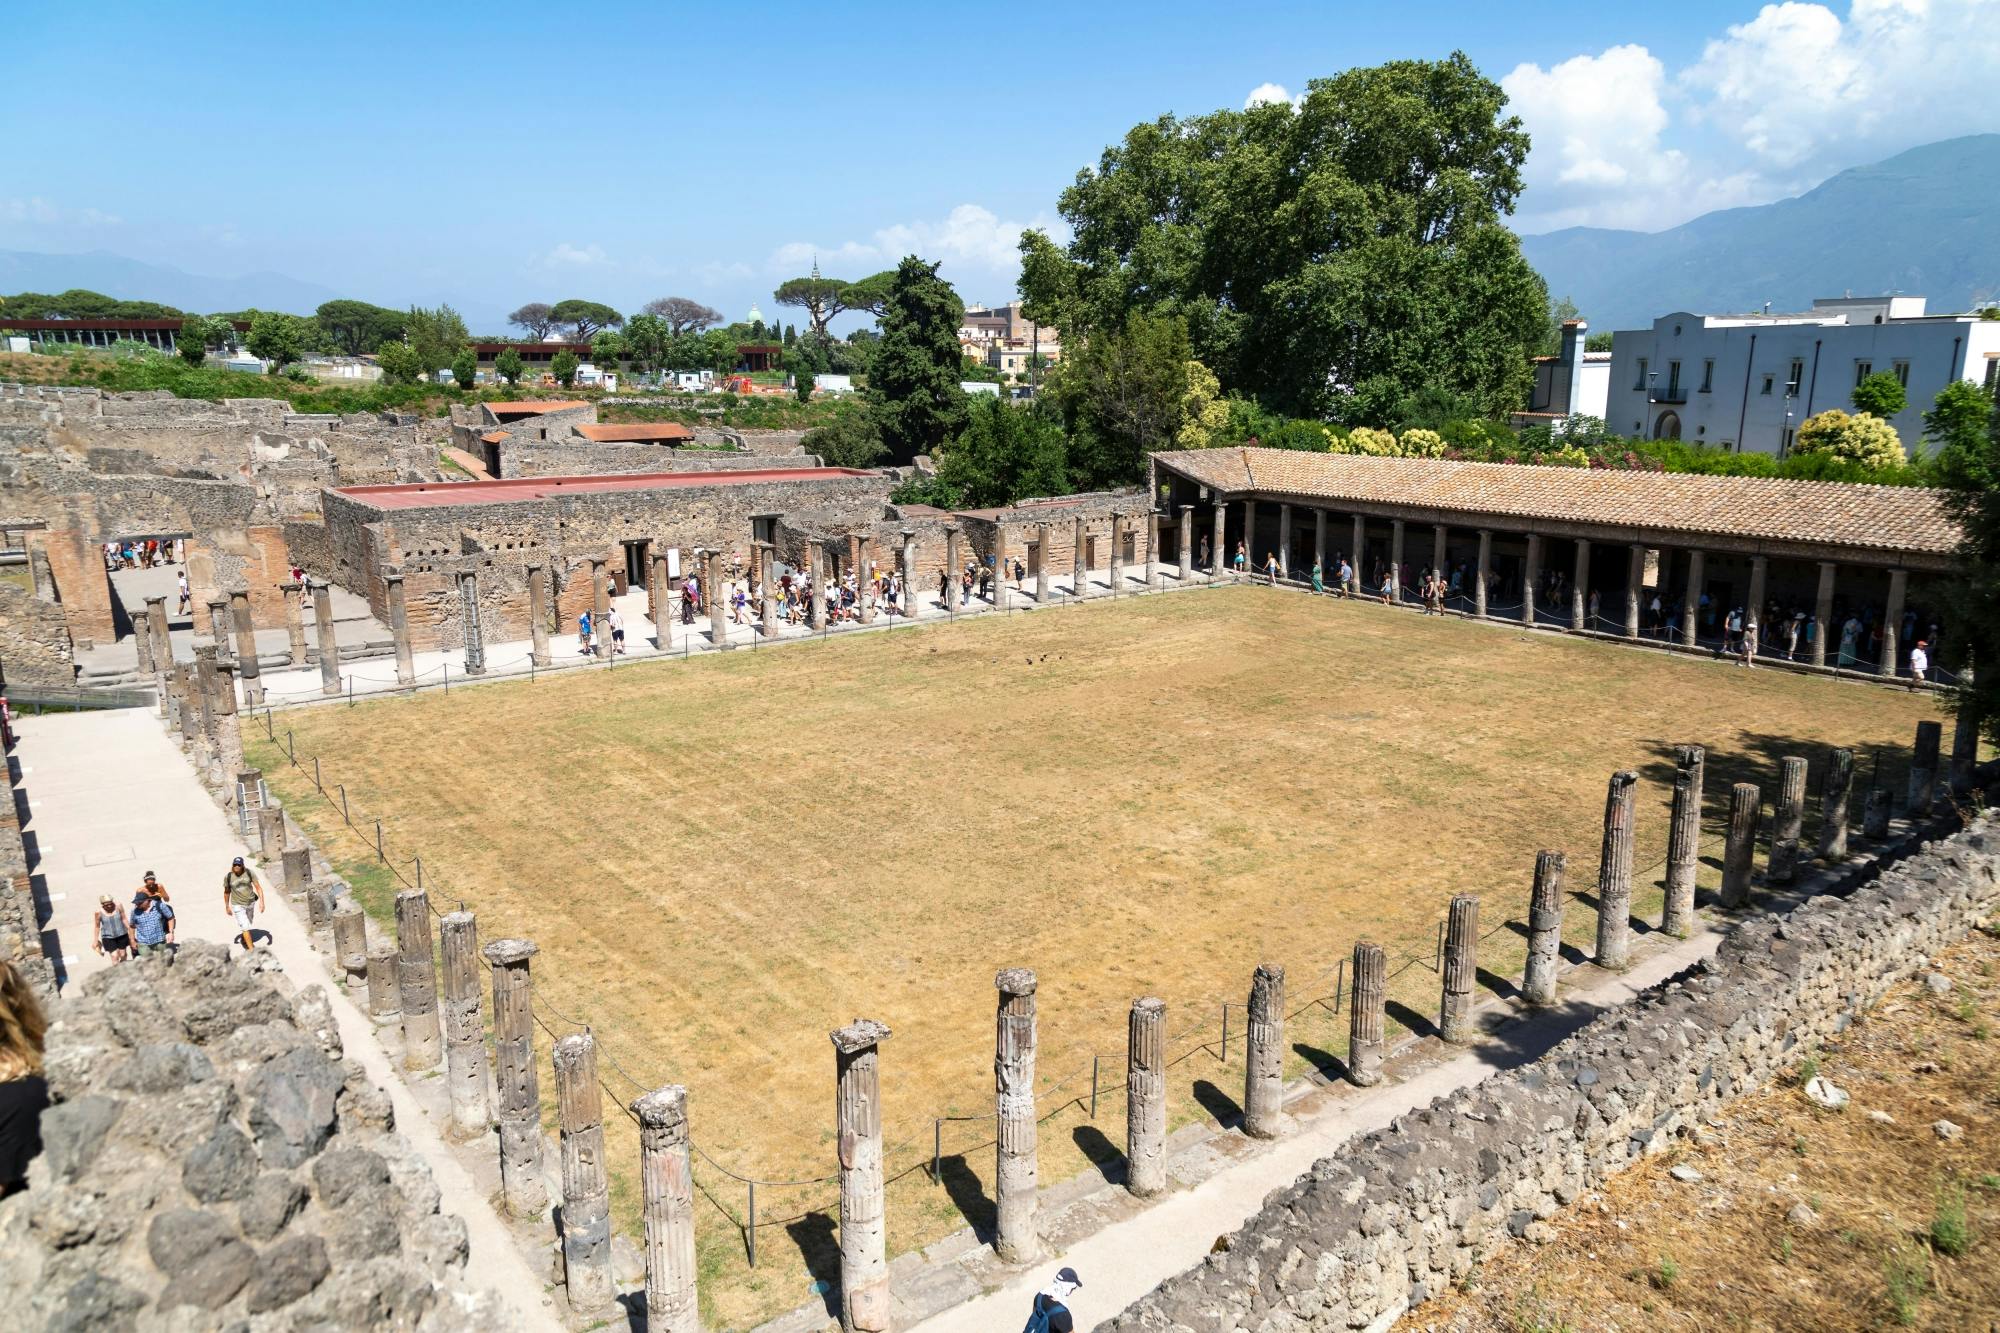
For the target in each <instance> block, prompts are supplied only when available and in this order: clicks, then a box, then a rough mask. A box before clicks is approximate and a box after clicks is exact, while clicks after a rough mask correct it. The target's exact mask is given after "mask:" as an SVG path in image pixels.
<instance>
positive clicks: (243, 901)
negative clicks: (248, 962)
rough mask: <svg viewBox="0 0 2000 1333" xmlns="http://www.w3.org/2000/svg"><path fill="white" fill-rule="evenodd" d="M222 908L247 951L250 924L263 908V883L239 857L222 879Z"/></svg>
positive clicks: (249, 944)
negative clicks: (233, 924) (232, 922)
mask: <svg viewBox="0 0 2000 1333" xmlns="http://www.w3.org/2000/svg"><path fill="white" fill-rule="evenodd" d="M222 906H223V910H225V911H226V912H228V913H229V916H230V919H231V920H233V921H234V922H235V923H236V930H237V938H238V939H240V940H242V941H243V947H244V948H245V949H246V950H247V949H249V948H250V947H251V941H250V927H251V924H252V923H253V922H255V921H256V919H257V913H258V912H259V911H261V910H262V909H263V907H264V882H263V881H262V880H260V879H258V878H257V872H256V871H254V870H251V869H250V868H249V867H248V866H246V865H244V864H243V858H242V857H240V856H239V857H237V858H236V859H235V860H234V861H231V862H230V863H229V872H228V873H227V874H225V875H224V876H223V877H222Z"/></svg>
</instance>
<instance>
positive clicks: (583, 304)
mask: <svg viewBox="0 0 2000 1333" xmlns="http://www.w3.org/2000/svg"><path fill="white" fill-rule="evenodd" d="M549 322H550V326H551V327H554V326H556V325H560V324H567V325H568V326H569V336H570V339H571V341H573V342H580V343H587V342H589V341H590V339H591V335H592V334H594V333H596V332H597V331H598V330H599V329H610V328H616V327H617V326H618V325H620V324H623V323H624V322H625V316H623V315H621V314H619V313H618V312H617V311H616V310H613V309H612V308H611V307H610V306H608V305H605V304H604V303H603V302H601V301H580V300H577V299H576V298H575V297H571V298H570V299H569V300H567V301H558V302H556V303H555V304H554V305H552V306H550V307H549Z"/></svg>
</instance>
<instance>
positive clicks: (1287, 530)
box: [1278, 503, 1292, 579]
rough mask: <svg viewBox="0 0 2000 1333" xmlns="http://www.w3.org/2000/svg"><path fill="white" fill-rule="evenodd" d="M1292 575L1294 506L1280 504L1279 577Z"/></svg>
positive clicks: (1286, 577)
mask: <svg viewBox="0 0 2000 1333" xmlns="http://www.w3.org/2000/svg"><path fill="white" fill-rule="evenodd" d="M1291 576H1292V507H1291V506H1290V505H1288V504H1282V503H1281V504H1279V506H1278V577H1279V578H1281V579H1288V578H1290V577H1291Z"/></svg>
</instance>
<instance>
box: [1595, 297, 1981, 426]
mask: <svg viewBox="0 0 2000 1333" xmlns="http://www.w3.org/2000/svg"><path fill="white" fill-rule="evenodd" d="M1996 366H2000V320H1982V319H1980V318H1979V317H1978V316H1977V315H1927V314H1925V313H1924V298H1923V297H1921V296H1857V297H1840V298H1835V299H1828V300H1819V301H1814V302H1813V308H1812V309H1811V310H1810V311H1807V312H1805V313H1803V314H1794V315H1774V314H1770V313H1768V312H1766V313H1764V314H1751V315H1697V314H1694V313H1692V312H1689V311H1678V312H1676V313H1674V314H1671V315H1662V316H1661V317H1660V318H1658V319H1656V320H1654V321H1653V326H1652V327H1651V328H1649V329H1631V330H1621V331H1619V332H1618V333H1616V334H1614V335H1613V336H1612V343H1611V383H1610V390H1609V395H1608V399H1607V402H1606V405H1605V411H1604V419H1605V422H1606V424H1607V425H1609V426H1610V428H1611V429H1612V430H1614V431H1617V432H1618V433H1619V434H1621V435H1636V436H1642V437H1644V438H1646V439H1654V440H1676V439H1677V440H1689V441H1693V442H1697V443H1701V444H1708V445H1713V446H1715V447H1716V448H1719V449H1735V450H1754V451H1756V452H1759V453H1767V454H1778V455H1780V456H1782V455H1783V454H1784V453H1786V452H1787V451H1788V450H1789V449H1790V448H1791V443H1792V437H1793V434H1794V433H1795V432H1796V431H1797V430H1798V428H1799V425H1800V423H1802V422H1803V421H1805V419H1806V418H1807V417H1809V416H1812V415H1814V414H1815V413H1818V412H1824V411H1826V410H1827V409H1828V408H1833V407H1838V408H1841V409H1843V410H1845V411H1850V412H1851V411H1853V410H1854V408H1853V405H1852V403H1851V402H1850V401H1849V399H1848V395H1849V394H1851V393H1853V392H1854V386H1855V385H1857V384H1859V383H1860V382H1861V381H1862V380H1863V379H1866V378H1867V377H1868V376H1869V375H1871V374H1874V373H1875V372H1877V371H1887V372H1889V373H1890V374H1893V375H1895V376H1896V378H1898V379H1900V380H1901V381H1902V382H1903V387H1904V389H1905V390H1906V391H1907V392H1908V394H1909V406H1908V407H1907V408H1906V409H1904V410H1903V411H1902V412H1900V413H1898V414H1897V415H1896V417H1895V418H1894V419H1893V422H1892V424H1893V425H1894V426H1895V427H1896V433H1897V434H1899V435H1901V436H1902V437H1903V447H1904V448H1906V449H1909V450H1911V451H1912V452H1915V450H1916V449H1917V447H1918V442H1919V440H1920V439H1921V438H1922V436H1923V429H1924V423H1923V414H1924V412H1925V411H1926V410H1928V409H1929V407H1930V406H1931V402H1932V400H1933V399H1935V398H1936V397H1937V395H1938V391H1939V390H1941V389H1943V388H1944V386H1945V385H1947V384H1949V383H1950V382H1951V381H1953V380H1973V381H1975V382H1978V383H1982V384H1990V383H1991V381H1992V379H1993V376H1994V374H1995V367H1996Z"/></svg>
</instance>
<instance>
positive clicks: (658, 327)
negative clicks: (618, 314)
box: [625, 297, 679, 371]
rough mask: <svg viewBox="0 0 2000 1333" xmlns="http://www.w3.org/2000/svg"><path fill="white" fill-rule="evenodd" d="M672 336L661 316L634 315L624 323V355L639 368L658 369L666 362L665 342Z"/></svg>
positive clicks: (670, 329) (670, 340)
mask: <svg viewBox="0 0 2000 1333" xmlns="http://www.w3.org/2000/svg"><path fill="white" fill-rule="evenodd" d="M669 299H671V300H678V299H679V298H678V297H672V298H669ZM674 336H675V335H674V332H673V330H672V328H670V327H669V326H668V324H667V321H666V319H665V318H663V317H662V316H659V315H634V316H632V318H631V319H629V320H627V321H626V323H625V355H626V356H628V357H630V358H631V359H632V362H633V364H635V365H637V366H638V367H639V369H641V370H646V371H652V370H658V369H659V368H660V367H661V366H662V365H663V364H665V362H666V359H667V344H668V343H670V342H672V341H673V339H674Z"/></svg>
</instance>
